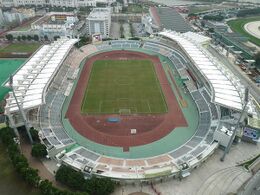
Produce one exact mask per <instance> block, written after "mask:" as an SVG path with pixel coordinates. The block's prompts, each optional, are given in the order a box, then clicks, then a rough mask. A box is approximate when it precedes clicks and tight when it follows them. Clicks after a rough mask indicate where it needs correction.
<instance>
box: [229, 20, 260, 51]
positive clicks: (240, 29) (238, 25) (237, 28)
mask: <svg viewBox="0 0 260 195" xmlns="http://www.w3.org/2000/svg"><path fill="white" fill-rule="evenodd" d="M253 21H260V16H257V17H248V18H240V19H236V20H230V21H228V22H227V23H228V25H229V26H230V28H231V29H232V31H234V32H237V33H239V34H241V35H244V36H246V37H248V38H249V40H250V41H251V42H253V43H254V44H256V45H258V46H260V39H258V38H256V37H254V36H253V35H251V34H249V33H248V32H247V31H246V30H245V28H244V26H245V25H246V24H247V23H249V22H253Z"/></svg>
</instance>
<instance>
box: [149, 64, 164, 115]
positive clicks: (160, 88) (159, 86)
mask: <svg viewBox="0 0 260 195" xmlns="http://www.w3.org/2000/svg"><path fill="white" fill-rule="evenodd" d="M154 66H156V65H155V64H153V66H152V69H153V74H154V76H155V79H156V84H157V87H158V89H159V90H160V94H161V98H162V100H163V104H164V109H165V110H166V111H168V109H167V106H166V100H165V99H164V97H163V91H162V87H161V85H160V82H159V80H158V78H157V74H156V73H155V67H154ZM161 66H162V64H161Z"/></svg>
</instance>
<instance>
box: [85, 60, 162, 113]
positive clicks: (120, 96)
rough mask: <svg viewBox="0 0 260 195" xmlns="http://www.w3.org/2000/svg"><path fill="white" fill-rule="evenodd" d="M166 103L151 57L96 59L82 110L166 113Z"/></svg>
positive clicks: (91, 111)
mask: <svg viewBox="0 0 260 195" xmlns="http://www.w3.org/2000/svg"><path fill="white" fill-rule="evenodd" d="M165 112H167V105H166V102H165V99H164V95H163V92H162V89H161V86H160V83H159V81H158V79H157V76H156V73H155V70H154V65H153V63H152V62H151V61H150V60H97V61H95V62H94V63H93V67H92V70H91V75H90V78H89V81H88V86H87V89H86V90H85V96H84V100H83V103H82V113H83V114H120V113H121V114H124V113H125V114H151V113H165Z"/></svg>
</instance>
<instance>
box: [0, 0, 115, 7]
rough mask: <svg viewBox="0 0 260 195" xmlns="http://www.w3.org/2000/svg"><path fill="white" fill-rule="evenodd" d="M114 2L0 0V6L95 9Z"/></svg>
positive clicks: (100, 0) (102, 0)
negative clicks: (99, 5)
mask: <svg viewBox="0 0 260 195" xmlns="http://www.w3.org/2000/svg"><path fill="white" fill-rule="evenodd" d="M115 1H116V0H0V6H3V7H18V6H26V5H36V6H45V5H50V6H58V7H86V6H91V7H96V4H97V3H105V4H108V5H110V4H111V3H113V2H115Z"/></svg>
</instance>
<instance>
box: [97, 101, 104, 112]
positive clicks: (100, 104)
mask: <svg viewBox="0 0 260 195" xmlns="http://www.w3.org/2000/svg"><path fill="white" fill-rule="evenodd" d="M102 104H103V101H102V100H100V101H99V109H98V111H99V112H100V113H102V112H101V107H102Z"/></svg>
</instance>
